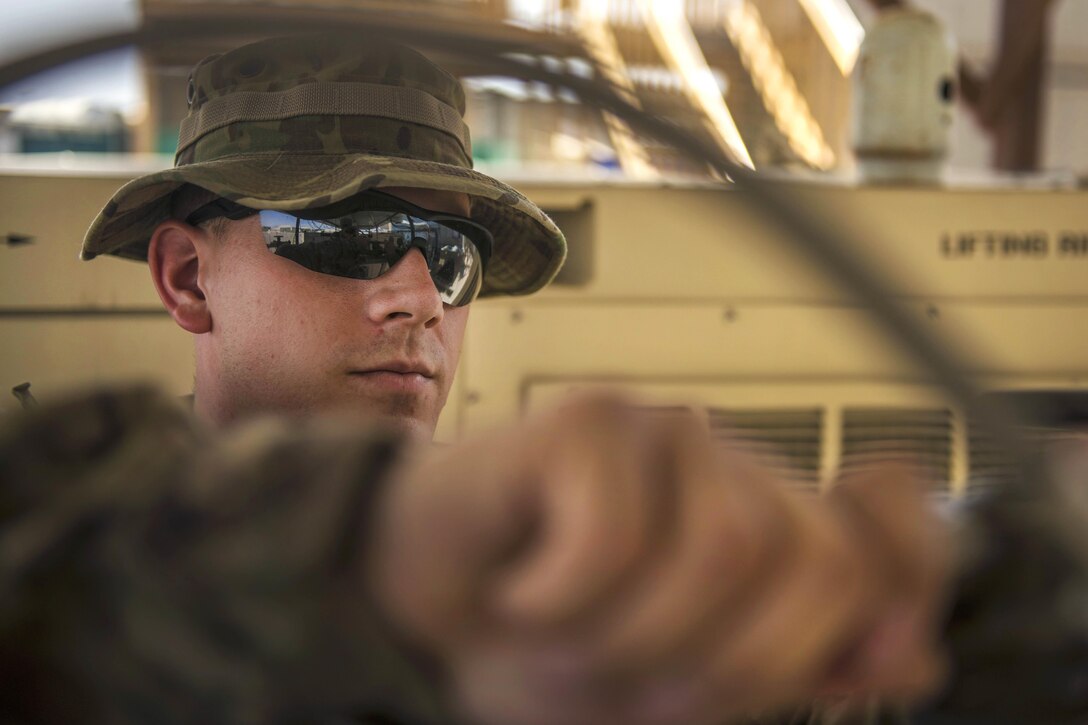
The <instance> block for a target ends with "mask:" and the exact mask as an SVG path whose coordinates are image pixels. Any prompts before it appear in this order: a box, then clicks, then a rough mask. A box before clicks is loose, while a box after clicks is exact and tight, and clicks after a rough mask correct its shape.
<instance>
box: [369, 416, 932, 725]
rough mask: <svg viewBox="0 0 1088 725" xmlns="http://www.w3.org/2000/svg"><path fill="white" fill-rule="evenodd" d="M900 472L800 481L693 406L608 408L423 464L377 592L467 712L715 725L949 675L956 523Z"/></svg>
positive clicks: (391, 529)
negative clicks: (946, 632) (944, 625)
mask: <svg viewBox="0 0 1088 725" xmlns="http://www.w3.org/2000/svg"><path fill="white" fill-rule="evenodd" d="M921 490H922V489H921V487H920V486H919V485H918V484H917V483H916V481H915V479H914V475H913V474H912V472H911V471H910V470H909V469H908V468H907V467H906V466H904V465H902V464H888V465H886V466H883V467H880V468H877V469H874V470H870V471H867V472H865V473H859V474H855V475H853V476H852V477H851V478H850V479H849V480H844V481H843V482H842V483H841V484H840V485H839V486H837V487H835V489H834V492H833V493H832V495H831V496H829V497H827V498H824V499H815V498H806V497H803V496H801V495H799V494H796V493H793V492H790V491H789V490H787V489H786V488H785V487H783V485H782V484H781V483H780V482H779V481H777V480H775V478H774V476H772V475H771V474H770V473H768V471H767V470H765V469H764V468H762V467H761V466H760V465H759V464H757V463H755V462H754V461H753V459H752V458H751V457H750V455H749V454H747V453H746V452H744V451H743V450H740V449H739V448H733V449H723V447H722V446H721V445H720V444H715V443H714V442H713V441H712V440H711V439H710V437H709V434H708V432H707V430H706V429H705V427H704V426H703V424H702V423H701V422H699V421H698V420H696V419H695V418H694V417H691V416H685V415H659V414H650V413H646V412H645V411H639V410H637V409H635V408H633V407H631V406H627V405H625V404H623V403H621V402H618V401H616V400H612V399H605V398H593V399H586V400H582V401H579V402H576V403H572V404H568V405H566V406H564V407H562V408H560V409H557V410H555V411H552V412H551V413H548V414H546V415H543V416H540V417H537V418H535V419H532V420H530V421H528V422H527V423H525V424H523V425H521V426H519V427H516V428H513V429H510V430H507V431H504V432H501V433H497V434H495V435H492V436H490V437H485V438H481V439H479V440H477V441H474V442H471V443H468V444H464V445H458V446H454V447H450V448H447V449H443V450H441V451H438V452H436V453H435V454H434V455H428V456H424V457H423V458H422V459H420V460H416V461H414V462H413V463H412V464H411V465H410V466H409V467H407V468H406V469H404V470H403V471H402V473H401V475H400V476H399V478H398V480H396V481H395V482H394V483H393V485H392V486H391V487H390V488H389V490H388V492H387V494H386V497H385V498H384V499H383V501H382V505H381V507H380V509H379V510H378V512H377V516H376V526H377V529H376V532H375V539H374V549H373V552H374V556H373V561H372V565H373V568H372V570H371V575H372V577H373V579H372V585H373V588H374V591H375V593H376V596H377V598H378V601H379V603H380V604H381V605H382V606H383V607H384V608H385V609H386V611H387V612H388V614H389V616H390V617H391V618H392V620H393V621H394V622H395V623H396V624H398V625H399V626H400V627H402V628H403V630H404V632H405V633H407V634H408V635H409V636H411V637H412V638H413V639H414V640H415V641H417V642H418V643H420V644H421V645H422V646H424V647H426V648H427V649H428V650H429V651H431V652H432V653H434V654H436V655H437V656H438V657H439V658H440V659H441V660H442V662H443V663H444V665H445V666H446V667H447V669H448V672H449V674H450V676H451V680H452V682H451V686H452V688H453V691H452V693H451V696H452V697H454V698H455V699H456V701H457V704H458V706H459V707H460V708H461V709H462V710H463V711H464V712H466V713H467V714H468V715H469V716H470V717H471V718H473V719H475V720H476V721H479V722H482V723H496V724H498V723H503V724H504V725H536V724H537V723H540V724H541V725H543V724H544V723H548V724H549V725H565V724H570V725H581V724H583V723H584V724H586V725H590V724H593V725H600V724H601V723H633V724H636V725H637V724H642V723H646V724H649V723H720V722H723V721H725V720H727V719H728V718H729V717H731V716H735V715H738V714H744V713H748V712H752V711H757V710H765V709H772V710H773V709H778V708H785V707H789V706H792V705H799V704H805V703H808V702H810V701H811V700H812V699H813V698H815V697H817V696H821V695H829V694H835V695H845V696H861V695H882V696H886V697H893V698H908V699H909V698H914V697H918V696H921V695H924V694H925V693H927V692H928V691H929V690H930V689H931V688H933V687H934V686H935V685H936V684H938V682H939V679H940V676H941V671H942V668H941V659H940V656H939V654H938V651H937V648H936V645H935V643H934V638H935V634H936V625H935V618H936V616H937V613H938V608H939V606H940V603H941V598H942V594H943V588H944V583H945V579H946V569H947V567H946V551H945V548H946V545H945V541H944V534H943V531H942V529H941V527H940V525H939V524H938V523H937V521H936V520H935V518H934V517H932V516H931V515H930V513H929V511H928V507H927V504H926V501H925V499H924V496H923V495H922V493H921Z"/></svg>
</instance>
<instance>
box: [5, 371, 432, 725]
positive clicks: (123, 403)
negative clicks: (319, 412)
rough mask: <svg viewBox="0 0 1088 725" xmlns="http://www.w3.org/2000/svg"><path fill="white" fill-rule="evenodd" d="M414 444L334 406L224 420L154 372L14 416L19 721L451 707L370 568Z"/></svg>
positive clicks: (250, 718)
mask: <svg viewBox="0 0 1088 725" xmlns="http://www.w3.org/2000/svg"><path fill="white" fill-rule="evenodd" d="M397 451H398V444H397V441H396V440H395V439H394V437H393V436H392V435H391V434H389V433H386V432H383V431H379V430H366V429H362V430H361V429H359V428H358V427H352V426H343V425H339V426H333V425H331V424H330V423H328V422H325V423H319V422H314V423H308V424H298V423H296V424H294V425H291V424H288V423H286V422H284V421H272V420H269V421H264V422H259V423H255V424H253V425H249V426H243V427H239V428H236V429H234V430H232V431H231V432H230V433H229V434H228V435H222V434H217V435H213V434H212V431H211V430H209V429H206V428H204V427H202V425H200V424H199V423H197V422H196V421H195V420H194V419H193V416H192V415H191V414H190V413H189V412H188V411H186V410H184V409H182V408H181V407H180V406H179V405H178V403H177V402H176V401H174V400H171V399H169V398H166V397H164V396H163V395H161V394H158V393H155V392H153V391H150V390H127V391H121V392H102V393H94V394H90V395H85V396H82V397H80V398H78V399H74V400H70V401H68V402H65V403H61V404H58V405H54V406H42V407H39V408H37V409H36V410H34V411H31V412H28V413H26V414H24V415H20V416H16V417H13V418H9V419H7V420H5V421H3V428H2V431H0V678H2V679H3V682H4V683H5V684H4V686H3V687H2V688H0V691H2V692H3V694H0V720H2V721H4V722H12V721H14V722H23V723H32V722H85V723H86V722H111V723H113V722H148V723H165V724H169V723H182V722H186V723H188V722H201V723H228V722H315V721H328V718H327V715H329V714H331V713H341V714H342V713H345V712H348V713H360V714H361V715H362V717H361V720H362V721H363V722H367V721H371V720H372V721H374V722H384V723H393V722H403V723H416V722H419V723H424V722H432V721H440V720H443V718H442V715H441V713H440V710H439V708H438V706H437V704H436V701H437V700H436V696H435V694H434V693H435V688H434V687H433V686H432V679H433V678H431V677H429V676H428V668H427V667H426V666H425V665H424V663H423V662H422V660H420V659H419V658H418V656H416V655H414V654H413V653H411V652H409V651H408V650H407V649H406V648H405V647H403V646H402V645H401V643H399V642H397V641H395V640H394V639H393V638H392V636H391V635H390V634H389V632H388V630H387V628H385V627H383V626H382V620H381V618H380V616H378V615H377V613H376V612H374V611H373V609H372V608H371V607H370V606H369V603H368V599H367V596H366V592H364V591H362V588H361V586H360V577H359V576H358V573H359V570H360V566H361V565H360V562H361V560H362V556H361V554H362V549H363V547H364V546H365V541H364V539H365V532H366V525H367V520H366V519H367V516H368V515H369V514H370V513H371V508H372V505H371V504H372V503H373V497H374V495H375V492H376V491H377V490H378V489H379V488H380V486H381V484H382V480H383V478H385V477H386V476H387V474H388V471H389V470H390V466H391V465H392V464H393V463H394V462H395V460H396V456H397ZM366 713H375V715H374V716H373V718H368V717H367V716H366Z"/></svg>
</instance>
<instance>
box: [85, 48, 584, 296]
mask: <svg viewBox="0 0 1088 725" xmlns="http://www.w3.org/2000/svg"><path fill="white" fill-rule="evenodd" d="M188 102H189V115H188V116H187V117H186V119H185V120H184V121H183V123H182V129H181V137H180V139H179V141H178V152H177V155H176V157H175V166H174V168H172V169H167V170H164V171H159V172H155V173H152V174H149V175H146V176H143V177H140V178H138V179H134V180H133V181H131V182H129V183H128V184H126V185H125V186H124V187H122V188H121V189H120V190H119V191H118V192H117V193H116V194H115V195H114V197H113V198H112V199H111V200H110V201H109V202H108V203H107V204H106V206H105V207H104V208H103V209H102V211H101V212H100V213H99V215H98V216H97V218H95V220H94V221H93V222H92V224H91V227H90V229H89V230H88V231H87V235H86V238H85V239H84V243H83V252H82V257H83V258H84V259H93V258H94V257H96V256H98V255H100V254H113V255H116V256H120V257H126V258H130V259H138V260H145V259H147V245H148V240H149V239H150V237H151V234H152V232H153V231H154V229H155V227H156V226H157V225H158V224H159V222H161V221H163V220H165V219H168V218H171V217H172V216H173V213H172V207H171V197H172V194H173V192H174V191H176V190H177V189H179V188H181V187H182V186H184V185H185V184H191V185H193V186H197V187H200V188H202V189H206V190H208V191H211V192H214V194H216V195H218V196H222V197H223V198H226V199H230V200H232V201H235V202H237V203H239V204H242V205H243V206H248V207H251V208H255V209H278V210H282V211H300V210H304V209H312V208H317V207H321V206H326V205H328V204H331V203H333V202H337V201H340V200H341V199H344V198H347V197H349V196H352V195H353V194H356V193H358V192H360V191H362V190H365V189H371V188H381V187H390V186H403V187H413V188H423V189H437V190H441V191H451V192H459V193H464V194H467V195H468V196H469V197H470V198H471V202H472V212H471V217H472V219H473V220H474V221H476V222H478V223H480V224H482V225H483V226H484V227H486V228H487V229H488V230H489V231H490V232H491V235H492V236H493V237H494V239H495V248H494V250H493V252H492V256H491V259H490V262H489V264H488V268H487V269H486V270H485V275H484V281H483V288H482V290H481V295H482V296H488V295H523V294H529V293H531V292H535V291H536V290H539V289H540V288H542V287H544V286H545V285H546V284H547V283H548V282H549V281H551V279H552V278H553V277H554V276H555V274H556V273H557V272H558V271H559V268H560V267H561V266H562V264H563V260H564V258H565V256H566V240H565V239H564V237H563V234H562V232H561V231H560V230H559V228H558V227H556V225H555V223H554V222H552V220H551V219H550V218H548V216H547V215H546V214H545V213H544V212H543V211H542V210H541V209H540V208H539V207H537V206H536V204H534V203H533V202H531V201H530V200H529V199H527V198H526V197H525V196H524V195H522V194H521V193H520V192H518V191H517V190H516V189H514V188H512V187H510V186H508V185H506V184H504V183H502V182H500V181H498V180H496V179H494V178H492V177H490V176H487V175H485V174H482V173H480V172H478V171H475V170H473V168H472V148H471V141H470V139H469V131H468V127H467V126H465V124H464V122H463V120H462V117H463V116H464V113H465V95H464V91H463V90H462V88H461V84H460V83H459V82H458V81H457V79H456V78H454V77H453V76H451V75H450V74H448V73H446V72H445V71H444V70H442V69H441V68H439V67H437V66H436V65H434V64H433V63H431V62H430V61H429V60H427V59H426V58H425V57H423V56H422V55H420V54H419V53H418V52H416V51H414V50H412V49H411V48H407V47H404V46H395V45H388V44H383V43H381V42H377V41H375V39H373V38H367V37H360V36H358V35H306V36H298V37H291V38H273V39H269V40H264V41H259V42H257V43H252V44H250V45H246V46H243V47H241V48H238V49H236V50H233V51H231V52H229V53H225V54H223V55H218V56H211V57H210V58H207V59H205V60H204V61H202V62H201V63H199V64H198V65H197V67H196V68H195V69H194V70H193V74H192V76H191V79H190V87H189V98H188Z"/></svg>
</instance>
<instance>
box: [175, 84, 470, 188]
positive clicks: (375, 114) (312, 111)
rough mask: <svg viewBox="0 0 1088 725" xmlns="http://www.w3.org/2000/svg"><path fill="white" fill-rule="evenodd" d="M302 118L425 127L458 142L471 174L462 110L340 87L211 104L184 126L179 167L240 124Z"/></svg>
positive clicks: (382, 88) (236, 96)
mask: <svg viewBox="0 0 1088 725" xmlns="http://www.w3.org/2000/svg"><path fill="white" fill-rule="evenodd" d="M300 116H329V117H340V116H345V117H350V116H365V117H371V118H386V119H390V120H393V121H400V122H406V123H412V124H417V125H419V126H425V127H428V128H431V129H434V130H436V131H441V132H443V133H445V134H448V135H450V136H452V137H453V138H454V139H455V140H456V141H457V143H458V145H459V146H460V149H459V150H460V154H457V155H459V156H462V157H463V158H464V161H465V163H464V164H463V165H464V166H466V167H469V168H471V161H470V159H471V158H472V143H471V140H470V137H469V131H468V127H467V126H466V125H465V123H464V121H463V120H462V119H461V114H460V113H459V112H458V111H457V109H455V108H453V107H452V106H449V105H447V104H445V103H442V102H441V101H439V100H438V99H436V98H435V97H434V96H432V95H431V94H429V93H427V92H425V91H421V90H419V89H416V88H407V87H403V86H400V87H395V86H388V85H382V84H379V83H337V82H315V83H306V84H304V85H300V86H296V87H294V88H291V89H289V90H286V91H277V92H267V91H265V92H261V91H249V92H246V91H243V92H235V93H232V94H230V95H227V96H220V97H218V98H213V99H210V100H209V101H207V102H205V103H204V104H203V105H201V107H200V108H199V109H198V110H197V111H196V112H195V113H191V114H190V115H189V116H187V117H186V118H185V119H184V120H183V121H182V123H181V129H180V134H179V139H178V153H177V156H176V159H175V160H176V163H178V164H179V165H180V164H181V163H183V161H182V160H183V159H188V160H189V161H187V162H189V163H191V159H193V158H194V157H202V158H204V159H205V160H206V159H207V158H208V157H207V156H206V155H204V154H199V153H186V151H187V150H188V149H189V148H190V147H191V146H192V145H193V144H194V143H197V142H198V141H199V140H200V139H201V138H202V137H203V136H205V135H206V134H209V133H211V132H213V131H217V130H220V129H223V128H226V127H228V126H232V125H236V124H238V123H240V122H241V123H245V122H268V121H274V122H283V121H287V120H289V119H292V118H297V117H300ZM402 145H406V144H402ZM343 150H344V149H341V151H343ZM360 150H361V149H360Z"/></svg>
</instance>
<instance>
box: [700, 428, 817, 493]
mask: <svg viewBox="0 0 1088 725" xmlns="http://www.w3.org/2000/svg"><path fill="white" fill-rule="evenodd" d="M708 414H709V422H710V429H711V431H712V432H713V433H715V434H716V435H717V436H720V437H721V438H722V439H723V440H725V439H729V440H734V441H738V440H739V441H740V442H742V443H743V444H744V445H745V446H747V447H748V448H749V449H750V450H752V451H753V452H755V453H756V455H758V456H759V457H760V458H761V459H762V460H763V461H764V463H765V464H766V465H768V466H770V467H771V468H773V469H774V470H776V471H777V472H778V473H779V474H781V475H782V476H783V477H784V478H786V479H787V480H789V481H791V482H792V483H794V484H796V485H797V486H798V487H800V488H806V489H812V490H816V489H818V488H819V484H820V435H821V428H822V422H823V415H822V411H821V409H820V408H796V409H775V410H765V409H764V410H724V409H720V408H712V409H710V410H709V411H708Z"/></svg>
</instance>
